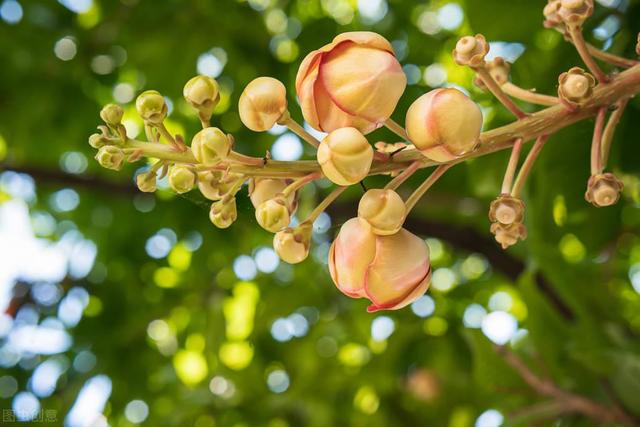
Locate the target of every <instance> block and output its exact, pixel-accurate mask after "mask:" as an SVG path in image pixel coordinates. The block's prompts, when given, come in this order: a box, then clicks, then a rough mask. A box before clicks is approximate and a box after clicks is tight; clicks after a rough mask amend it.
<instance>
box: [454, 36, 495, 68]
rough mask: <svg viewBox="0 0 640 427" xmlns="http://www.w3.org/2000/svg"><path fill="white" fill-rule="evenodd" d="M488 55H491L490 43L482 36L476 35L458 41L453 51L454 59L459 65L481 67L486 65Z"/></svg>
mask: <svg viewBox="0 0 640 427" xmlns="http://www.w3.org/2000/svg"><path fill="white" fill-rule="evenodd" d="M487 53H489V43H487V40H486V39H485V38H484V36H483V35H482V34H476V35H475V36H465V37H462V38H461V39H460V40H458V43H456V48H455V49H454V50H453V59H454V60H455V61H456V63H457V64H458V65H468V66H470V67H479V66H482V65H483V64H484V57H485V56H486V55H487Z"/></svg>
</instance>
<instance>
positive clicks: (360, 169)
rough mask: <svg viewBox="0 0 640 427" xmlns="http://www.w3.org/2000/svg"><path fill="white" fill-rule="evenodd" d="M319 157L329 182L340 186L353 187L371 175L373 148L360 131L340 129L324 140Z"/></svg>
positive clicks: (319, 148)
mask: <svg viewBox="0 0 640 427" xmlns="http://www.w3.org/2000/svg"><path fill="white" fill-rule="evenodd" d="M317 157H318V163H319V164H320V167H321V168H322V173H324V175H325V176H326V177H327V178H328V179H329V180H331V181H332V182H333V183H335V184H338V185H352V184H355V183H357V182H360V181H362V180H363V179H364V178H365V177H366V176H367V175H368V174H369V170H370V169H371V162H372V161H373V148H372V147H371V145H369V142H368V141H367V138H365V137H364V135H362V134H361V133H360V131H359V130H358V129H356V128H340V129H336V130H334V131H332V132H331V133H330V134H329V135H327V136H326V137H325V138H324V139H323V140H322V142H321V143H320V146H319V147H318V153H317Z"/></svg>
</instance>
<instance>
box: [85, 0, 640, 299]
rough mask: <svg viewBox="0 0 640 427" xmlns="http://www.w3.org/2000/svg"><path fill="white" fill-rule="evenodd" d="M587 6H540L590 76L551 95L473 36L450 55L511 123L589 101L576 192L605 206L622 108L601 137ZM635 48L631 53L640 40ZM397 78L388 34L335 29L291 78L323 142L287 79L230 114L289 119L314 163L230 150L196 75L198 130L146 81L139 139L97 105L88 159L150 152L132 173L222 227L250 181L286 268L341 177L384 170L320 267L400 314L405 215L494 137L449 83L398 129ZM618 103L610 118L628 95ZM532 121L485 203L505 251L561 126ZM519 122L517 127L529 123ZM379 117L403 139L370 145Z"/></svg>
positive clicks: (408, 248)
mask: <svg viewBox="0 0 640 427" xmlns="http://www.w3.org/2000/svg"><path fill="white" fill-rule="evenodd" d="M592 9H593V4H592V1H591V0H550V1H549V4H548V5H547V7H546V8H545V11H544V14H545V18H546V20H545V25H547V26H550V27H554V28H557V29H559V30H560V31H562V32H563V33H565V34H566V35H567V37H568V39H569V40H570V41H571V42H572V43H574V45H575V46H576V48H577V49H578V51H579V53H580V55H581V56H582V57H583V59H585V63H586V65H587V68H588V69H589V71H590V72H592V73H593V74H594V75H595V76H596V77H593V76H592V75H591V74H590V73H587V72H585V71H584V70H582V69H580V68H577V67H575V68H572V69H571V70H569V71H568V72H566V73H563V74H562V75H561V76H560V79H559V86H558V97H555V96H549V95H542V94H537V93H534V91H529V90H525V89H521V88H519V87H517V86H515V85H514V84H513V83H511V82H510V81H509V71H510V64H508V63H507V62H505V61H504V60H503V59H502V58H499V57H497V58H494V59H493V60H491V61H486V59H485V57H486V55H487V53H488V52H489V43H487V41H486V39H485V38H484V37H483V36H482V35H480V34H478V35H476V36H467V37H463V38H462V39H460V40H459V42H458V43H457V44H456V47H455V50H454V51H453V57H454V60H455V61H456V62H457V63H458V64H460V65H463V66H468V67H470V68H471V69H472V70H474V71H475V72H476V74H477V76H476V79H475V83H476V84H477V85H478V86H479V87H481V88H483V89H487V90H489V91H490V92H491V93H492V94H493V95H494V96H495V97H496V98H497V99H498V100H499V101H500V102H501V103H502V104H503V105H504V106H505V107H506V108H507V109H508V110H509V111H510V112H511V113H513V114H514V115H515V116H516V118H517V120H522V119H524V118H525V117H527V116H528V114H527V113H524V112H523V111H522V110H521V109H520V108H519V106H517V105H516V104H515V103H514V102H513V100H512V99H511V98H517V99H519V100H521V101H525V102H529V103H532V104H539V105H554V106H557V105H562V106H564V108H566V110H567V111H566V113H567V114H572V113H574V112H576V111H578V110H580V109H581V108H589V110H585V111H593V110H594V109H596V107H597V108H599V113H598V118H597V119H596V131H595V132H594V135H595V136H597V137H594V146H593V148H592V156H594V155H595V156H596V157H597V159H596V161H593V162H592V171H595V172H592V177H591V179H590V180H589V185H588V190H587V194H586V198H587V200H588V201H589V202H591V203H593V204H594V205H596V206H608V205H611V204H613V203H615V202H616V201H617V200H618V198H619V194H620V191H621V190H622V184H621V182H620V181H619V180H617V179H616V178H615V177H614V176H613V175H612V174H610V173H604V172H603V171H602V169H603V167H602V163H606V162H602V161H600V163H598V161H597V160H598V159H600V158H601V157H604V158H606V157H607V156H606V154H607V153H606V150H608V147H609V145H610V144H609V143H610V140H611V135H612V132H613V129H612V128H613V127H614V126H615V123H617V120H618V118H619V117H618V116H616V117H612V118H611V119H610V122H611V123H613V124H611V126H607V129H606V130H605V131H604V134H605V136H603V135H602V134H603V131H602V128H603V120H604V117H605V112H606V107H607V105H600V104H597V103H596V102H595V101H596V100H597V97H598V87H597V86H596V80H597V81H598V82H599V84H606V83H609V76H606V75H603V74H602V73H601V72H600V71H599V69H598V68H597V66H595V65H594V63H593V62H592V58H591V57H590V56H589V57H588V59H587V58H586V56H585V55H586V54H585V52H587V53H588V51H589V49H587V48H585V44H584V40H582V38H581V32H580V31H578V32H576V28H578V29H579V28H580V26H581V25H582V23H583V22H584V20H585V19H586V17H588V16H589V15H590V14H591V12H592ZM638 47H639V50H640V39H639V46H638ZM585 49H586V50H585ZM591 51H593V49H591ZM596 51H597V50H596ZM605 57H606V58H609V59H611V58H613V59H614V61H615V63H616V64H620V63H624V60H623V59H622V58H619V57H615V56H613V55H611V54H609V53H607V54H606V55H605ZM589 59H591V61H589ZM627 61H629V60H627ZM627 63H628V62H627ZM633 65H635V62H634V63H633ZM633 65H630V66H633ZM406 84H407V81H406V77H405V75H404V73H403V71H402V67H401V65H400V63H399V61H398V59H397V58H396V56H395V53H394V50H393V48H392V46H391V44H390V43H389V41H387V40H386V39H385V38H384V37H382V36H380V35H378V34H375V33H371V32H350V33H344V34H341V35H339V36H337V37H336V38H335V39H334V40H333V41H332V42H331V43H329V44H327V45H326V46H323V47H321V48H320V49H318V50H315V51H313V52H311V53H310V54H309V55H307V57H306V58H305V59H304V60H303V61H302V63H301V65H300V68H299V70H298V73H297V76H296V80H295V88H296V95H297V99H298V101H299V104H300V107H301V112H302V115H303V116H304V119H305V121H306V122H307V123H308V124H309V125H310V126H311V127H313V128H314V129H316V130H318V131H321V132H326V133H327V135H326V136H325V137H324V138H323V139H322V141H318V140H316V139H315V137H314V136H312V135H311V134H310V133H308V132H307V131H306V130H305V129H304V127H303V126H301V125H300V124H299V123H297V122H296V121H295V120H294V119H293V118H292V116H291V114H290V112H289V109H288V108H289V105H288V102H287V91H286V87H285V85H284V84H282V83H281V82H280V81H278V80H276V79H274V78H271V77H259V78H257V79H255V80H253V81H252V82H250V83H249V84H248V85H247V86H246V87H245V88H244V90H243V92H242V94H241V96H240V99H239V103H238V111H239V116H240V119H241V121H242V123H243V124H244V125H245V126H246V127H247V128H249V129H251V130H253V131H255V132H264V131H268V130H270V129H271V128H272V127H273V126H274V125H276V124H279V125H284V126H287V127H288V128H289V129H290V130H291V131H292V132H294V133H296V134H298V135H299V136H300V137H301V138H302V139H304V140H305V141H307V142H308V143H309V144H311V145H312V146H313V147H314V148H316V149H317V152H316V162H313V161H303V162H289V163H287V162H278V161H272V160H271V159H270V156H269V154H268V152H267V155H265V156H264V157H250V156H246V155H243V154H240V153H237V152H235V151H234V137H233V136H232V135H230V134H227V133H225V132H224V131H223V130H221V129H219V128H217V127H214V126H211V124H210V121H211V119H212V114H213V112H214V111H215V107H216V105H217V103H218V102H219V99H220V88H219V85H218V83H217V82H216V81H215V80H214V79H212V78H210V77H206V76H196V77H194V78H192V79H191V80H189V81H188V82H187V84H186V85H185V87H184V90H183V95H184V98H185V100H186V101H187V103H188V104H189V105H190V106H192V107H193V108H194V109H195V110H196V112H197V115H198V118H199V119H200V122H201V125H202V130H200V131H199V132H198V133H196V134H195V136H194V137H193V138H192V140H191V142H190V144H185V142H184V139H183V137H182V136H181V135H172V134H171V133H170V132H169V131H168V130H167V129H166V127H165V125H164V121H165V119H166V117H167V114H168V108H167V105H166V101H165V99H164V97H163V96H162V95H161V94H160V93H158V92H157V91H152V90H148V91H145V92H143V93H142V94H141V95H140V96H139V97H138V98H137V100H136V109H137V111H138V114H139V115H140V117H141V118H142V120H143V121H144V125H145V134H146V136H147V139H148V141H147V142H144V141H138V140H134V139H131V138H129V137H128V136H127V135H126V131H125V129H124V126H122V123H121V120H122V116H123V110H122V108H121V107H119V106H116V105H113V104H110V105H108V106H106V107H105V108H104V109H103V110H102V112H101V113H100V116H101V118H102V119H103V121H104V122H105V125H103V126H99V127H98V129H99V130H100V133H97V134H94V135H92V136H91V137H90V138H89V143H90V144H91V146H93V147H95V148H96V149H98V153H97V155H96V159H97V160H98V162H99V163H100V164H101V165H102V166H104V167H106V168H109V169H114V170H119V169H120V168H122V167H123V165H124V164H125V162H134V161H137V160H139V159H140V158H142V157H143V156H144V157H147V158H151V159H157V160H156V162H155V163H153V164H152V165H151V167H150V168H149V169H148V170H146V171H144V172H142V173H139V174H138V175H137V176H136V183H137V185H138V187H139V188H140V190H141V191H144V192H153V191H156V188H157V180H158V179H160V178H162V177H164V176H167V177H168V183H169V187H170V188H171V189H172V190H173V191H174V192H176V193H186V192H189V191H192V190H193V189H195V188H198V190H199V191H200V193H202V195H203V196H204V197H205V198H206V199H208V200H210V201H211V202H212V204H211V209H210V212H209V217H210V220H211V222H212V223H213V224H214V225H216V226H217V227H219V228H227V227H229V226H231V224H232V223H233V222H234V221H235V220H236V219H237V216H238V212H237V208H236V195H237V194H238V193H239V192H240V190H241V188H242V186H243V184H245V183H247V182H248V184H249V185H248V193H249V197H250V200H251V203H252V205H253V207H254V208H255V219H256V221H257V223H258V224H259V225H260V226H261V227H262V228H263V229H265V230H266V231H268V232H271V233H273V234H274V236H273V247H274V249H275V251H276V253H277V254H278V256H279V257H280V258H281V259H282V260H283V261H285V262H288V263H291V264H296V263H300V262H302V261H304V260H305V259H306V258H307V257H308V255H309V252H310V246H311V241H312V233H313V224H314V221H315V219H316V218H317V217H318V215H319V214H320V213H322V212H323V211H324V210H325V209H326V208H327V207H328V206H329V205H330V204H331V203H332V202H333V201H334V200H335V199H336V198H337V197H338V196H339V195H340V194H341V193H342V192H343V191H344V190H345V189H346V188H347V187H348V186H351V185H356V184H362V181H363V180H364V179H365V178H366V177H368V176H370V175H373V174H388V175H390V176H392V177H393V179H392V180H391V181H389V183H388V184H387V185H386V186H385V187H384V188H373V189H369V190H366V189H365V193H364V195H363V196H362V197H361V199H360V202H359V205H358V213H357V217H355V218H351V219H349V220H348V221H347V222H346V223H344V225H343V226H342V227H341V229H340V231H339V233H338V234H337V236H336V238H335V240H334V242H333V244H332V245H331V248H330V251H329V259H328V264H329V270H330V275H331V278H332V279H333V282H334V283H335V285H336V287H337V288H338V289H339V290H340V291H341V292H342V293H344V294H345V295H347V296H350V297H354V298H366V299H368V300H369V301H370V302H371V305H370V306H369V309H368V310H369V311H376V310H383V309H389V310H391V309H398V308H401V307H404V306H406V305H407V304H410V303H411V302H412V301H414V300H415V299H416V298H418V297H419V296H420V295H422V294H423V293H424V292H425V291H426V290H427V288H428V286H429V281H430V278H431V264H430V259H429V249H428V247H427V245H426V243H425V240H423V239H422V238H420V237H418V236H416V235H414V234H412V233H411V232H409V231H407V230H406V229H404V228H403V225H404V222H405V219H406V217H407V215H409V213H410V211H411V209H412V208H413V207H414V206H415V204H416V202H417V201H418V200H419V199H420V197H421V196H422V195H423V194H424V193H425V192H426V191H427V190H428V189H429V188H430V187H431V186H432V185H433V184H434V182H435V181H436V180H437V179H438V178H439V177H440V176H442V174H443V173H444V171H446V170H447V169H448V168H449V167H450V166H451V165H453V164H455V163H457V162H459V161H461V160H463V159H465V158H467V157H470V156H473V155H477V154H481V152H478V151H476V150H478V147H481V146H482V147H483V149H484V151H483V152H488V151H492V147H491V146H490V144H489V142H490V139H491V137H492V136H491V135H490V134H491V133H492V132H493V134H495V133H496V131H495V130H494V131H492V132H489V133H488V134H487V133H486V134H481V130H482V126H483V116H482V112H481V109H480V108H479V106H478V105H477V104H476V103H475V102H473V101H472V100H471V99H470V98H469V96H467V95H466V94H465V93H463V92H462V91H460V90H458V89H455V88H440V89H435V90H432V91H430V92H428V93H425V94H424V95H422V96H420V97H418V98H417V99H416V100H415V101H414V102H413V103H412V104H411V106H410V107H409V109H408V111H407V112H406V117H405V127H402V126H400V125H399V124H397V123H395V122H394V121H393V120H392V119H391V118H390V116H391V114H392V113H393V112H394V110H395V108H396V105H397V103H398V101H399V99H400V97H401V96H402V94H403V92H404V89H405V87H406ZM628 96H629V95H628V94H627V97H628ZM610 99H611V98H610ZM619 100H620V101H621V100H622V98H620V99H619ZM620 105H621V108H620V110H618V112H617V113H616V114H618V115H619V114H620V111H621V110H622V109H623V108H624V105H625V104H624V103H621V104H620ZM550 111H557V110H550ZM530 122H531V125H530V126H529V127H528V128H527V129H526V130H522V129H520V130H519V131H517V132H515V131H512V130H506V128H507V127H508V126H506V127H505V131H504V134H503V135H508V136H509V137H510V138H514V141H513V144H512V145H513V149H512V155H511V158H510V160H509V164H508V167H507V172H506V173H505V179H504V182H503V188H502V192H501V195H500V196H499V197H498V198H497V199H496V200H494V201H493V202H492V203H491V206H490V211H489V219H490V221H491V223H492V224H491V228H490V229H491V232H492V233H493V234H494V235H495V238H496V240H497V242H498V243H499V244H500V245H501V246H502V247H503V248H507V247H509V246H511V245H513V244H515V243H516V242H518V241H519V240H523V239H525V238H526V234H527V230H526V228H525V226H524V223H523V222H524V203H523V201H522V200H521V199H520V198H519V196H518V194H519V191H520V189H521V188H522V185H523V183H524V182H525V180H526V178H527V175H528V173H529V171H530V169H531V167H532V165H533V163H534V161H535V158H536V156H537V155H538V153H539V152H540V150H541V149H542V146H543V144H544V143H545V141H546V140H547V137H548V133H552V132H553V131H555V130H557V129H558V128H559V127H562V126H561V125H559V123H557V122H554V123H551V124H549V125H548V126H545V124H544V123H540V121H536V120H531V121H530ZM521 123H522V124H523V126H525V125H524V123H525V122H521ZM381 126H386V127H388V128H389V129H390V130H391V131H393V132H394V133H396V134H397V135H399V136H400V137H401V138H402V142H395V143H386V142H383V141H378V142H376V144H375V148H376V149H375V150H374V148H373V147H372V145H371V144H370V142H369V141H368V139H367V135H368V134H369V133H370V132H372V131H373V130H375V129H377V128H379V127H381ZM547 131H548V132H547ZM520 135H535V136H536V137H537V140H536V143H535V145H534V147H533V148H532V149H531V151H530V152H529V153H528V155H527V158H526V160H525V161H524V163H523V165H522V167H521V168H520V171H519V173H518V176H517V179H515V182H514V179H513V178H514V175H515V171H516V169H517V168H518V160H519V159H518V156H519V154H520V150H521V148H522V144H523V143H524V142H526V141H523V137H522V136H520ZM505 139H506V138H503V139H502V141H504V140H505ZM603 140H604V142H603ZM483 144H484V145H483ZM601 146H602V147H601ZM400 152H402V153H400ZM398 153H400V154H399V155H398V156H396V154H398ZM593 153H595V154H593ZM427 165H438V167H437V168H436V169H435V170H434V171H433V173H431V175H430V176H429V177H428V178H426V180H425V181H424V182H423V183H422V184H421V185H420V186H418V187H417V188H416V189H415V190H414V192H413V193H412V194H411V195H410V196H409V197H408V198H407V199H403V198H402V197H401V196H400V194H399V193H398V192H397V191H396V189H397V188H398V187H399V186H400V185H402V184H403V182H405V181H406V180H407V179H408V178H409V177H410V176H411V175H412V174H413V173H414V172H416V171H417V170H419V169H421V168H422V167H425V166H427ZM289 166H290V167H289ZM254 171H255V173H254ZM323 177H324V178H326V179H328V180H329V181H331V183H333V184H335V185H336V187H335V189H334V190H333V191H332V192H331V193H330V194H329V195H328V196H327V197H326V198H325V199H324V200H322V201H321V202H320V203H319V205H318V206H317V207H315V208H314V209H313V210H312V211H311V213H309V214H308V215H307V217H306V218H304V219H302V220H300V221H298V220H296V221H294V215H295V214H296V211H297V208H298V193H299V190H300V189H301V188H302V187H303V186H305V185H309V184H311V183H313V182H314V181H315V180H317V179H320V178H323ZM362 186H363V188H364V184H362Z"/></svg>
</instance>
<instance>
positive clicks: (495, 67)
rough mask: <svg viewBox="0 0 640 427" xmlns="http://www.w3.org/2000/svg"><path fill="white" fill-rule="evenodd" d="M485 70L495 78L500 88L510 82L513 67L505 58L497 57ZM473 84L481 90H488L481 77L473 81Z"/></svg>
mask: <svg viewBox="0 0 640 427" xmlns="http://www.w3.org/2000/svg"><path fill="white" fill-rule="evenodd" d="M485 68H486V69H487V71H488V72H489V74H490V75H491V77H493V80H495V82H496V83H498V84H499V85H500V86H502V85H503V84H505V83H507V82H508V81H509V73H510V72H511V65H509V63H508V62H507V61H505V60H504V59H503V58H501V57H499V56H497V57H496V58H494V59H493V60H492V61H489V62H487V63H486V65H485ZM473 83H474V84H475V85H476V86H478V87H479V88H481V89H486V85H485V84H484V82H483V81H482V79H481V78H480V77H479V76H476V78H475V79H474V80H473Z"/></svg>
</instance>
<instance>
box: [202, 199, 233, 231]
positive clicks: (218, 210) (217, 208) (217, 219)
mask: <svg viewBox="0 0 640 427" xmlns="http://www.w3.org/2000/svg"><path fill="white" fill-rule="evenodd" d="M237 218H238V210H237V209H236V198H235V197H232V198H231V199H229V200H219V201H217V202H214V203H212V204H211V210H210V211H209V219H210V220H211V222H212V223H213V225H215V226H216V227H218V228H228V227H229V226H230V225H231V224H233V223H234V222H235V220H236V219H237Z"/></svg>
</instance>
